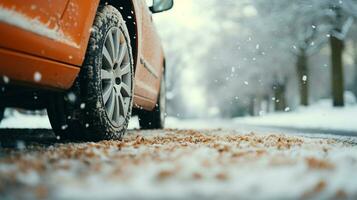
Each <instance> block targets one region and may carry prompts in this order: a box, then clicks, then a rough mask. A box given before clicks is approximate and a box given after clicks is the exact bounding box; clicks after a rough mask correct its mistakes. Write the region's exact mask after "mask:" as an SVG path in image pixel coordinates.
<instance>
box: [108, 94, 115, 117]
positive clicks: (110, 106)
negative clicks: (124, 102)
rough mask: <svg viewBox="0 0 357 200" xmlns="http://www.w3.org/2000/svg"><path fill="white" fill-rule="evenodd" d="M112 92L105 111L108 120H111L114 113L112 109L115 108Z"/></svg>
mask: <svg viewBox="0 0 357 200" xmlns="http://www.w3.org/2000/svg"><path fill="white" fill-rule="evenodd" d="M114 93H115V92H114V90H113V92H112V93H111V95H110V98H109V100H108V101H109V102H108V107H107V108H108V109H107V112H108V113H107V114H108V116H109V118H110V119H113V113H114V108H115V94H114Z"/></svg>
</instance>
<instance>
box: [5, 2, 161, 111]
mask: <svg viewBox="0 0 357 200" xmlns="http://www.w3.org/2000/svg"><path fill="white" fill-rule="evenodd" d="M108 2H109V3H111V4H113V5H115V7H117V8H118V9H119V10H121V11H122V12H121V13H122V15H123V17H124V18H125V20H126V22H127V26H128V30H129V33H130V37H131V43H132V47H133V54H134V63H135V90H134V91H135V96H134V105H135V106H136V107H143V108H144V109H147V110H152V109H153V108H154V106H155V104H156V102H157V97H158V92H159V84H160V79H161V75H162V71H163V69H164V62H165V59H164V53H163V50H162V47H161V43H160V39H159V36H158V34H157V32H156V29H155V26H154V24H153V21H152V16H151V15H152V13H151V11H150V10H149V8H148V6H147V5H146V2H145V1H144V0H132V1H131V0H113V1H108ZM99 4H100V1H99V0H91V1H88V0H52V1H51V3H48V1H47V0H30V1H26V3H24V1H23V0H0V12H2V13H3V14H2V16H0V30H1V32H0V76H5V77H6V78H5V79H9V81H10V84H14V85H20V86H25V87H27V86H30V87H31V88H39V89H46V90H67V89H69V88H70V87H72V85H73V83H74V81H75V79H76V77H77V75H78V73H79V72H80V68H81V66H82V63H83V61H84V57H85V52H86V48H87V44H88V39H89V35H90V30H91V27H92V24H93V20H94V17H95V13H96V9H97V7H98V5H99ZM17 18H19V19H17ZM21 18H28V21H29V22H30V24H27V25H26V24H22V22H21ZM42 26H45V27H42ZM46 28H48V30H38V29H46ZM46 31H47V32H46ZM36 74H40V76H41V80H38V79H36V78H34V76H36ZM38 76H39V75H38ZM4 103H6V102H4Z"/></svg>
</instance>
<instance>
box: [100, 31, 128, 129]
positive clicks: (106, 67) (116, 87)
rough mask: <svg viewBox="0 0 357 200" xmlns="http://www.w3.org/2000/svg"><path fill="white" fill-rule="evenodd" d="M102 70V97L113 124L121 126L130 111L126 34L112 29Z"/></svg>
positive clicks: (108, 36) (105, 44)
mask: <svg viewBox="0 0 357 200" xmlns="http://www.w3.org/2000/svg"><path fill="white" fill-rule="evenodd" d="M102 55H103V62H102V69H101V81H102V97H103V102H104V104H105V110H106V113H107V115H108V118H109V119H110V120H111V122H112V123H113V124H114V125H116V126H120V125H121V124H123V123H124V121H125V118H126V117H127V115H128V112H129V109H130V99H131V91H132V80H131V77H132V70H131V65H130V57H129V49H128V48H127V43H126V40H125V37H124V34H123V33H122V32H121V30H120V29H119V28H117V27H114V28H111V29H110V30H109V31H108V33H107V36H106V38H105V42H104V46H103V50H102Z"/></svg>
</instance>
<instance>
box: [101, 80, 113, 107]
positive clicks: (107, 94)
mask: <svg viewBox="0 0 357 200" xmlns="http://www.w3.org/2000/svg"><path fill="white" fill-rule="evenodd" d="M112 93H113V84H110V85H109V86H108V87H107V88H105V89H104V91H103V101H104V104H106V103H107V102H108V99H109V97H110V95H111V94H112Z"/></svg>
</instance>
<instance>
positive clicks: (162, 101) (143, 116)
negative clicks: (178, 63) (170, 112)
mask: <svg viewBox="0 0 357 200" xmlns="http://www.w3.org/2000/svg"><path fill="white" fill-rule="evenodd" d="M165 116H166V85H165V74H164V75H163V76H162V79H161V83H160V93H159V98H158V102H157V104H156V106H155V108H154V110H152V111H146V110H139V111H138V117H139V125H140V128H141V129H163V128H165Z"/></svg>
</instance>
